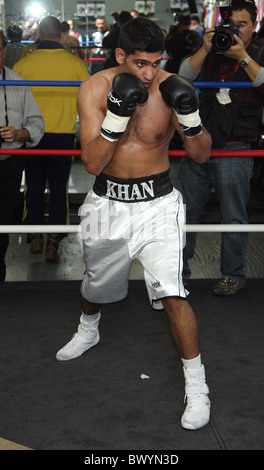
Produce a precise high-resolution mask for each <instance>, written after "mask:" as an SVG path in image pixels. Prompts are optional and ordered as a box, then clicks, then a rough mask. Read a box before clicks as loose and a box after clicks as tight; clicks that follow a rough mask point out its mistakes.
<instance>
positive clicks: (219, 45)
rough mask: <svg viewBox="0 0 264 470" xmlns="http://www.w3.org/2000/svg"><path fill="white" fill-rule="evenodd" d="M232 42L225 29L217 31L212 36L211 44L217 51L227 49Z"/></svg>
mask: <svg viewBox="0 0 264 470" xmlns="http://www.w3.org/2000/svg"><path fill="white" fill-rule="evenodd" d="M232 43H233V39H232V37H231V35H230V34H228V32H227V31H221V32H220V31H219V32H218V33H216V34H215V35H214V36H213V38H212V46H213V48H214V49H215V50H217V51H227V50H228V49H229V48H230V47H231V46H232Z"/></svg>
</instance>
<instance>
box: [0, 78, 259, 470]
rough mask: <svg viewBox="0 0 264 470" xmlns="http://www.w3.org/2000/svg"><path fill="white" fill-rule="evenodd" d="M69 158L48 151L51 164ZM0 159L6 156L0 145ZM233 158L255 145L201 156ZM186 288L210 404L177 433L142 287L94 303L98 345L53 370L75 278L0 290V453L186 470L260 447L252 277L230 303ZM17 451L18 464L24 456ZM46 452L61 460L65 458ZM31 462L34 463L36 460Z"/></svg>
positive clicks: (169, 360) (163, 321)
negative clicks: (172, 459) (159, 463)
mask: <svg viewBox="0 0 264 470" xmlns="http://www.w3.org/2000/svg"><path fill="white" fill-rule="evenodd" d="M22 83H23V84H25V83H26V85H31V84H32V83H31V82H20V81H19V85H22ZM45 83H46V82H45ZM13 84H14V83H12V85H13ZM0 85H1V82H0ZM5 85H7V83H5ZM35 85H36V83H35ZM38 85H39V82H38ZM49 85H51V83H49V84H47V86H49ZM52 85H54V82H52ZM58 85H62V84H61V82H59V83H58ZM66 86H69V83H68V82H67V85H66ZM74 86H77V84H76V83H74ZM225 86H226V83H225ZM80 153H81V152H80V150H68V151H65V150H61V151H60V150H48V154H49V155H62V158H63V155H72V156H78V157H79V156H80ZM0 154H6V151H5V150H4V149H0ZM12 154H18V155H30V154H34V155H47V150H44V149H41V150H40V149H37V150H27V149H16V150H12ZM241 155H247V156H249V155H250V156H251V157H263V156H264V150H250V151H244V150H243V151H212V152H211V156H212V157H226V156H228V157H230V158H235V157H236V156H241ZM169 156H170V157H172V158H174V157H185V156H186V152H184V151H177V150H175V151H174V150H173V151H169ZM84 171H85V170H84ZM185 229H186V231H195V232H208V233H209V232H225V231H234V229H235V231H236V232H237V231H247V232H264V224H248V225H241V226H240V225H237V224H236V225H235V226H234V225H230V226H229V225H228V226H224V225H222V224H200V225H186V227H185ZM28 230H29V226H26V225H22V224H21V225H12V226H11V225H10V226H4V225H1V226H0V232H4V233H13V234H21V233H28ZM78 230H79V225H65V226H61V225H58V226H49V225H41V226H39V225H38V226H34V225H33V226H30V232H32V233H33V232H34V233H35V232H36V233H39V232H42V233H51V232H52V233H54V232H55V233H61V232H63V233H65V232H66V233H78ZM52 268H53V269H56V268H55V267H52ZM39 269H40V272H41V267H40V268H39ZM191 282H192V285H191V294H190V303H191V305H192V307H193V309H194V311H195V314H196V317H197V322H198V326H199V336H200V342H201V354H202V359H203V362H204V364H205V367H206V373H207V381H208V385H209V388H210V398H211V401H212V414H211V421H210V423H209V424H208V426H206V427H205V428H203V429H201V430H198V431H186V430H183V429H182V428H181V426H180V417H181V414H182V412H183V409H184V403H183V394H184V389H183V375H182V369H181V364H180V361H179V360H178V357H177V352H176V350H175V346H174V343H173V340H172V338H171V337H170V333H169V327H168V323H167V318H166V314H165V312H159V313H157V312H155V311H153V310H152V309H151V308H150V306H149V301H148V297H147V293H146V289H145V285H144V281H142V280H132V281H130V289H129V293H128V297H127V298H126V299H124V300H123V301H121V302H118V303H114V304H109V305H105V306H104V307H103V315H102V321H101V324H100V334H101V341H100V343H99V344H98V346H96V347H95V348H92V349H91V350H90V351H89V352H88V353H87V354H84V355H83V356H82V357H81V358H79V359H77V360H74V361H69V362H67V363H64V364H62V363H59V362H58V361H56V359H55V354H56V352H57V350H58V349H59V348H60V347H62V346H63V345H64V344H65V343H66V341H68V340H69V339H70V338H71V336H72V334H73V333H74V331H75V329H76V324H77V322H78V318H79V312H80V306H79V288H80V282H79V281H72V280H71V281H66V282H65V281H56V282H54V281H45V282H43V281H37V280H34V281H26V282H19V281H18V282H5V283H0V312H1V315H0V357H1V359H2V363H3V367H2V369H1V385H0V399H1V400H2V404H3V406H2V409H1V424H0V449H1V438H4V439H5V440H7V441H12V442H16V443H19V444H20V445H22V446H25V447H26V448H29V449H36V450H57V451H58V450H59V451H64V450H71V451H78V452H76V453H75V454H73V456H74V457H73V458H74V459H75V461H74V464H75V466H76V468H78V467H79V466H80V465H82V467H83V460H82V461H81V464H80V465H79V462H80V461H79V460H76V459H77V458H79V456H81V457H82V456H91V455H94V456H95V455H105V456H106V455H107V456H109V457H110V456H111V455H116V456H119V457H120V458H121V456H123V457H122V458H124V459H125V458H126V457H127V455H128V453H130V454H131V455H140V454H145V453H148V454H151V455H169V456H170V455H172V454H173V455H177V456H178V457H179V464H178V466H179V465H180V468H185V467H186V465H188V463H190V464H194V463H195V461H194V459H197V458H200V456H202V454H197V453H196V452H193V451H200V450H218V451H223V450H263V449H264V409H263V398H264V397H263V374H262V370H263V356H264V343H263V337H264V322H263V304H264V289H263V279H248V281H247V285H246V289H244V290H243V291H240V292H239V293H238V294H237V295H235V296H230V297H229V298H219V297H215V296H212V294H211V289H212V287H213V285H214V283H215V282H214V279H194V280H191ZM190 450H191V451H192V452H186V451H190ZM184 451H185V452H184ZM32 454H33V453H32ZM7 455H9V454H7ZM17 455H18V456H19V457H17V458H19V464H20V465H21V463H22V462H23V459H27V457H26V455H27V453H24V454H17ZM57 455H59V458H60V461H61V462H62V463H64V459H66V460H65V463H68V462H69V460H68V459H69V458H71V457H72V454H67V453H66V455H67V457H65V454H63V453H61V452H60V454H57ZM244 455H245V454H244ZM77 456H78V457H77ZM205 458H206V461H207V462H209V461H210V460H211V459H212V464H214V463H215V458H217V460H218V461H219V462H221V463H222V464H225V463H226V460H227V458H228V454H226V453H222V452H221V453H219V452H218V453H217V454H215V453H210V452H209V453H208V452H207V453H206V454H205ZM237 458H238V456H237ZM31 459H32V460H34V459H38V462H39V453H34V455H33V456H32V457H31ZM41 459H42V460H43V462H44V461H45V460H47V463H48V462H50V454H49V453H42V454H41ZM45 463H46V462H45ZM119 463H120V462H119ZM165 463H167V462H165Z"/></svg>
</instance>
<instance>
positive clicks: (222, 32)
mask: <svg viewBox="0 0 264 470" xmlns="http://www.w3.org/2000/svg"><path fill="white" fill-rule="evenodd" d="M216 6H217V7H219V8H220V13H221V17H222V18H223V19H222V22H221V24H220V25H219V26H217V27H216V28H215V34H214V36H213V38H212V49H213V51H215V52H224V51H227V50H228V49H229V48H230V47H231V46H234V45H235V44H236V40H235V39H234V34H236V35H237V36H239V27H238V26H237V25H235V24H234V23H232V21H230V20H229V16H230V13H231V3H230V1H229V0H218V1H216Z"/></svg>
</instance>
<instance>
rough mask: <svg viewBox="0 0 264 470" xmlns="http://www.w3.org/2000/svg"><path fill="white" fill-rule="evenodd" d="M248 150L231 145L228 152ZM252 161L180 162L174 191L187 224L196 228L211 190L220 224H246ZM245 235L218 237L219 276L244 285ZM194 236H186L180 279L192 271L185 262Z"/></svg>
mask: <svg viewBox="0 0 264 470" xmlns="http://www.w3.org/2000/svg"><path fill="white" fill-rule="evenodd" d="M242 148H243V149H247V148H250V146H249V144H243V145H241V144H240V145H238V144H237V145H231V144H229V145H228V146H226V147H225V149H229V150H237V149H239V150H241V149H242ZM253 165H254V159H253V158H250V157H213V158H212V157H211V158H210V159H209V160H208V161H207V162H206V163H204V164H199V163H195V162H194V161H193V160H191V159H190V158H188V157H187V158H186V157H185V158H182V160H181V163H180V167H179V173H178V177H177V189H178V190H179V191H180V192H181V193H182V196H183V201H184V203H185V204H186V223H187V224H198V223H199V222H200V217H201V215H202V214H203V211H204V207H205V205H206V203H207V201H208V199H209V196H210V193H211V190H212V188H214V189H215V192H216V195H217V197H218V200H219V203H220V210H221V223H222V224H234V225H235V224H247V223H248V214H247V204H248V202H249V198H250V180H251V178H252V176H253ZM247 240H248V234H247V233H245V232H241V233H239V232H232V233H231V232H226V233H222V237H221V266H220V269H221V273H222V276H223V277H230V278H232V279H234V280H236V281H238V282H245V279H246V274H245V271H244V265H245V257H246V249H247ZM195 242H196V233H189V232H187V234H186V246H185V248H184V251H183V259H184V263H183V277H184V278H186V279H188V278H189V277H190V275H191V270H190V267H189V264H188V260H189V259H191V258H192V257H193V255H194V249H195Z"/></svg>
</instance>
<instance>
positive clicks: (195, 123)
mask: <svg viewBox="0 0 264 470" xmlns="http://www.w3.org/2000/svg"><path fill="white" fill-rule="evenodd" d="M159 88H160V92H161V95H162V97H163V99H164V101H165V103H166V104H167V105H168V106H169V107H171V108H172V109H173V111H174V114H175V116H176V118H177V121H175V117H173V118H172V122H173V124H174V127H175V128H176V129H177V130H178V131H179V133H180V134H181V136H182V139H183V142H184V146H185V150H186V151H187V153H188V154H189V156H190V157H191V158H193V159H194V160H195V161H197V162H199V163H204V162H205V161H207V160H208V158H209V157H210V150H211V138H210V136H209V134H208V132H206V131H205V129H204V127H203V125H202V122H201V118H200V115H199V98H198V93H197V90H196V88H195V86H194V85H193V84H192V83H190V82H189V81H188V80H186V79H185V78H183V77H181V76H179V75H170V76H169V77H168V78H167V79H166V80H164V81H163V82H162V83H161V84H160V87H159Z"/></svg>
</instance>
